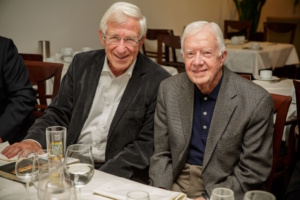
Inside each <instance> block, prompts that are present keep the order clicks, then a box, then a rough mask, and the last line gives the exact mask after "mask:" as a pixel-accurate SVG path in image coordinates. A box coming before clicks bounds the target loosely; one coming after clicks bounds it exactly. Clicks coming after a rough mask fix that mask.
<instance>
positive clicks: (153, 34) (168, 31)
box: [142, 29, 174, 59]
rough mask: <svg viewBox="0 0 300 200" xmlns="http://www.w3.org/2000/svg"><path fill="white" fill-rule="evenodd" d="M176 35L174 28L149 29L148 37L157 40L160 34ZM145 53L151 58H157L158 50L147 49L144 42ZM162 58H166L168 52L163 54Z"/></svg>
mask: <svg viewBox="0 0 300 200" xmlns="http://www.w3.org/2000/svg"><path fill="white" fill-rule="evenodd" d="M161 34H162V35H174V33H173V30H172V29H147V34H146V39H147V40H152V41H156V40H157V36H158V35H161ZM142 49H143V53H144V54H145V55H146V56H148V57H150V58H155V59H156V58H157V51H154V50H153V51H150V50H146V47H145V43H144V44H143V47H142ZM162 58H163V59H165V58H166V54H165V53H163V54H162Z"/></svg>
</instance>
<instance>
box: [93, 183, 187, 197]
mask: <svg viewBox="0 0 300 200" xmlns="http://www.w3.org/2000/svg"><path fill="white" fill-rule="evenodd" d="M132 190H143V191H146V192H148V193H149V196H150V199H151V200H185V199H186V195H185V194H183V193H179V192H172V191H169V190H164V189H160V188H156V187H151V186H148V185H144V184H141V183H136V182H132V181H128V180H126V179H125V180H122V179H120V180H111V181H108V182H106V183H104V184H102V185H101V186H99V187H98V188H96V189H94V191H93V192H94V193H96V194H98V195H100V196H104V197H108V198H111V199H114V200H126V195H127V193H128V192H130V191H132Z"/></svg>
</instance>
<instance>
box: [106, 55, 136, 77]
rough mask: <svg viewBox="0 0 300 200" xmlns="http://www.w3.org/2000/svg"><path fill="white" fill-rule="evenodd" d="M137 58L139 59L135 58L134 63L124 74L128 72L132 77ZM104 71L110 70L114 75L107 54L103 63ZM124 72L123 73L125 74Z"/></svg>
mask: <svg viewBox="0 0 300 200" xmlns="http://www.w3.org/2000/svg"><path fill="white" fill-rule="evenodd" d="M136 60H137V59H135V60H134V61H133V62H132V64H131V65H130V66H129V68H128V69H127V70H126V71H125V72H124V73H123V74H127V75H129V76H130V77H131V76H132V72H133V69H134V66H135V63H136ZM102 72H108V73H110V74H111V75H113V73H112V71H111V70H110V68H109V66H108V61H107V57H106V56H105V60H104V65H103V69H102ZM123 74H122V75H123Z"/></svg>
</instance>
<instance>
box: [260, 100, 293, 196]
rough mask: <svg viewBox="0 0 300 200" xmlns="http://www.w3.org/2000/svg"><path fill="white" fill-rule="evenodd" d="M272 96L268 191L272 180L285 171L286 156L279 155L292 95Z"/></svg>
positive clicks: (281, 175) (282, 175)
mask: <svg viewBox="0 0 300 200" xmlns="http://www.w3.org/2000/svg"><path fill="white" fill-rule="evenodd" d="M272 98H273V101H274V114H276V119H275V123H274V131H273V165H272V170H271V173H270V175H269V178H268V180H267V183H266V188H267V190H268V191H269V192H271V190H272V183H273V181H274V180H275V179H277V178H279V177H284V175H286V173H287V170H286V167H287V166H286V163H285V162H284V160H285V159H286V157H285V156H284V155H280V147H281V145H282V136H283V132H284V127H285V124H286V117H287V114H288V110H289V107H290V104H291V101H292V97H290V96H283V95H277V94H272Z"/></svg>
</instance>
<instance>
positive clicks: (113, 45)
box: [3, 3, 170, 183]
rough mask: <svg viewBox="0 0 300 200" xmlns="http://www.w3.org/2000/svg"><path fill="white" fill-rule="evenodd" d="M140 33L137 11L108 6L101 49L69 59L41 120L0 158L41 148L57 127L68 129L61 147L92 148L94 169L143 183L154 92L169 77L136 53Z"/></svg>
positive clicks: (142, 24)
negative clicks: (49, 129) (48, 130)
mask: <svg viewBox="0 0 300 200" xmlns="http://www.w3.org/2000/svg"><path fill="white" fill-rule="evenodd" d="M146 30H147V28H146V20H145V17H144V16H143V15H142V14H141V11H140V9H139V8H138V7H136V6H135V5H132V4H129V3H115V4H113V5H112V6H111V7H110V8H109V9H108V10H107V12H106V13H105V14H104V16H103V18H102V20H101V23H100V30H99V35H100V40H101V43H102V45H103V46H104V47H105V50H96V51H90V52H85V53H81V54H77V55H76V56H75V57H74V59H73V61H72V63H71V65H70V66H69V69H68V72H67V73H66V75H65V76H64V78H63V80H62V83H61V87H60V91H59V94H58V95H57V97H56V98H55V99H54V100H53V102H52V103H51V105H50V106H49V108H48V109H47V110H46V111H45V114H44V116H43V117H42V118H40V119H38V120H36V122H35V124H34V125H33V126H32V127H31V129H30V130H29V132H28V136H27V137H26V138H25V140H24V141H23V142H21V143H18V144H15V145H12V146H10V147H8V148H7V149H5V150H4V152H3V154H4V155H6V156H7V157H11V156H12V155H14V154H15V153H16V152H17V151H19V150H20V149H24V148H31V149H39V148H46V136H45V129H46V128H47V127H49V126H56V125H60V126H64V127H66V128H67V129H68V131H67V132H68V134H67V145H70V144H74V143H83V144H88V145H92V148H93V149H92V151H93V157H94V161H95V167H96V168H98V169H100V170H102V171H105V172H108V173H111V174H114V175H117V176H121V177H125V178H128V179H133V180H136V181H139V182H143V183H147V181H148V166H149V159H150V156H151V155H152V153H153V126H154V111H155V106H156V97H157V91H158V87H159V84H160V82H161V81H162V80H163V79H165V78H167V77H169V76H170V74H169V73H168V72H167V71H165V70H164V69H163V68H162V67H161V66H159V65H157V64H156V63H154V62H153V61H151V60H150V59H149V58H147V57H146V56H144V55H143V54H141V53H140V52H139V50H140V48H141V46H142V44H143V42H144V39H145V34H146ZM29 139H33V140H35V141H34V142H33V141H32V140H29Z"/></svg>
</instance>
